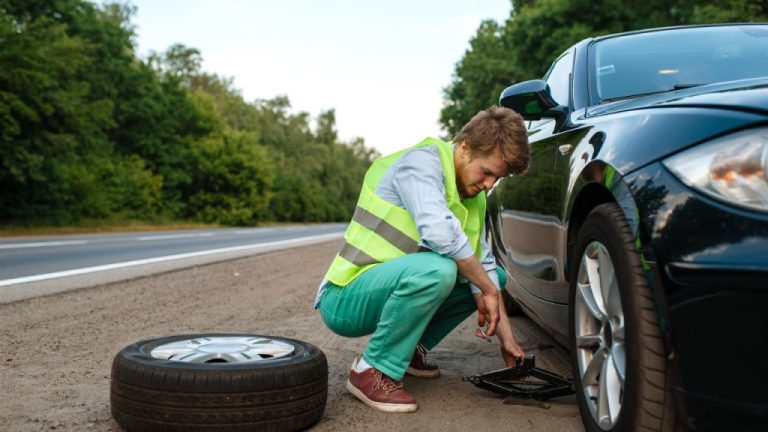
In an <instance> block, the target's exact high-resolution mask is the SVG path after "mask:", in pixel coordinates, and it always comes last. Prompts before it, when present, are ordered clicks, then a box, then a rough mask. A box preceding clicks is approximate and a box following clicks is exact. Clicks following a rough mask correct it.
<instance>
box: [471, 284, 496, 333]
mask: <svg viewBox="0 0 768 432" xmlns="http://www.w3.org/2000/svg"><path fill="white" fill-rule="evenodd" d="M474 297H475V302H476V303H477V325H478V326H480V328H482V327H485V326H486V325H487V326H488V329H487V330H485V336H493V335H494V334H496V326H497V325H498V323H499V293H498V291H494V292H492V293H490V294H482V295H476V296H474ZM478 336H479V337H483V335H482V334H479V335H478Z"/></svg>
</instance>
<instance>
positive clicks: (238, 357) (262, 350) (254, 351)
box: [149, 336, 294, 363]
mask: <svg viewBox="0 0 768 432" xmlns="http://www.w3.org/2000/svg"><path fill="white" fill-rule="evenodd" d="M293 351H294V347H293V345H291V344H288V343H285V342H281V341H277V340H274V339H268V338H263V337H256V336H248V337H246V336H210V337H200V338H193V339H185V340H180V341H176V342H169V343H166V344H163V345H160V346H157V347H155V348H154V349H152V351H150V353H149V355H150V356H151V357H153V358H157V359H162V360H171V361H178V362H184V363H254V362H260V361H264V360H269V359H273V358H279V357H285V356H288V355H290V354H291V353H293Z"/></svg>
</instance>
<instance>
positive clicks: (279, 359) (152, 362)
mask: <svg viewBox="0 0 768 432" xmlns="http://www.w3.org/2000/svg"><path fill="white" fill-rule="evenodd" d="M327 397H328V363H327V360H326V358H325V354H323V352H322V351H321V350H320V349H319V348H317V347H315V346H313V345H311V344H308V343H306V342H301V341H298V340H293V339H286V338H280V337H272V336H261V335H253V334H221V333H216V334H188V335H177V336H169V337H162V338H156V339H148V340H144V341H141V342H137V343H135V344H132V345H130V346H127V347H125V348H123V349H122V350H121V351H120V352H119V353H118V354H117V355H116V356H115V359H114V361H113V362H112V380H111V391H110V402H111V405H112V416H113V417H114V419H115V421H116V422H117V423H118V424H119V425H120V426H122V427H123V428H124V429H125V430H127V431H182V430H183V431H189V430H206V431H208V430H215V431H246V430H248V431H251V430H270V431H294V430H301V429H306V428H307V427H309V426H311V425H312V424H314V423H316V422H317V421H318V420H320V418H321V417H322V415H323V411H324V409H325V403H326V400H327Z"/></svg>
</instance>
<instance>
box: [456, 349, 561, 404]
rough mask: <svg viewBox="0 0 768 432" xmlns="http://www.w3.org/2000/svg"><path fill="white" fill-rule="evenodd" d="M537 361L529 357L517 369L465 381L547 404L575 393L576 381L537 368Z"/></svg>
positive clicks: (464, 379)
mask: <svg viewBox="0 0 768 432" xmlns="http://www.w3.org/2000/svg"><path fill="white" fill-rule="evenodd" d="M535 363H536V357H535V356H534V355H530V356H526V357H525V358H524V359H523V360H518V361H517V365H516V366H515V367H513V368H505V369H499V370H495V371H492V372H488V373H484V374H481V375H474V376H468V377H463V378H462V381H469V382H471V383H472V384H474V385H475V386H477V387H480V388H481V389H484V390H489V391H492V392H494V393H497V394H500V395H502V396H512V397H517V398H531V399H535V400H538V401H545V400H547V399H549V398H553V397H558V396H566V395H570V394H573V393H575V390H574V386H573V381H572V380H569V379H567V378H564V377H561V376H560V375H557V374H555V373H552V372H549V371H547V370H544V369H541V368H537V367H536V366H535Z"/></svg>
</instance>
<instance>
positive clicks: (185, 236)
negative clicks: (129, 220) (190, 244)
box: [136, 233, 213, 241]
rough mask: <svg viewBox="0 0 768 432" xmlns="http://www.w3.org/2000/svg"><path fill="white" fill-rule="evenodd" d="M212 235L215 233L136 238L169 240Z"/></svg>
mask: <svg viewBox="0 0 768 432" xmlns="http://www.w3.org/2000/svg"><path fill="white" fill-rule="evenodd" d="M212 235H213V233H197V234H163V235H153V236H143V237H136V240H137V241H153V240H169V239H180V238H193V237H211V236H212Z"/></svg>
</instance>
